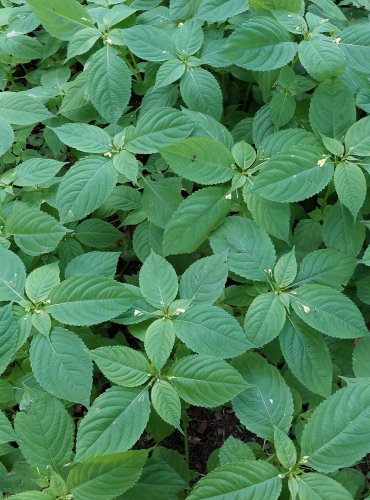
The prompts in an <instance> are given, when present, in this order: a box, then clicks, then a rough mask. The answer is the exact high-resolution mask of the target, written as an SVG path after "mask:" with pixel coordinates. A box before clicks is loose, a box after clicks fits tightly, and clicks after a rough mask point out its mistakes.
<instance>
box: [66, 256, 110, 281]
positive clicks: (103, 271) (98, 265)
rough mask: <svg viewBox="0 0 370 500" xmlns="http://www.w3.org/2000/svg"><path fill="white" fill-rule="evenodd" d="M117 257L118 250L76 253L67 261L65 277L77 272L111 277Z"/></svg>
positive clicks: (77, 273) (74, 274) (76, 274)
mask: <svg viewBox="0 0 370 500" xmlns="http://www.w3.org/2000/svg"><path fill="white" fill-rule="evenodd" d="M119 257H120V254H119V252H86V253H84V254H83V255H78V256H77V257H75V258H74V259H72V260H71V261H70V262H69V263H68V265H67V267H66V269H65V271H64V276H65V279H67V278H71V277H72V276H78V275H79V274H84V275H86V274H95V275H96V274H99V275H101V276H105V277H106V278H111V279H113V278H114V276H115V274H116V270H117V263H118V259H119Z"/></svg>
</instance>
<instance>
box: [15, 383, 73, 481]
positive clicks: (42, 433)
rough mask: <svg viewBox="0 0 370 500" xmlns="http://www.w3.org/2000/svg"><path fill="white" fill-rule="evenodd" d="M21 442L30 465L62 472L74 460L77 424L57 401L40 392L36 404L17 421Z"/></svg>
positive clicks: (17, 418) (19, 442)
mask: <svg viewBox="0 0 370 500" xmlns="http://www.w3.org/2000/svg"><path fill="white" fill-rule="evenodd" d="M14 427H15V432H16V434H17V441H18V444H19V447H20V449H21V451H22V454H23V455H24V457H25V458H26V460H27V462H29V463H30V464H31V465H33V466H35V467H51V468H52V469H54V470H56V471H58V470H59V469H60V467H62V466H63V465H65V464H66V463H67V462H68V461H69V460H70V458H71V454H72V446H73V420H72V417H71V416H70V415H69V414H68V412H67V410H66V409H65V407H64V405H63V404H62V403H61V402H60V401H59V400H58V399H56V398H53V397H51V396H48V395H47V394H44V393H41V392H38V393H37V399H36V401H34V402H32V403H31V404H30V405H29V406H27V409H26V410H25V411H21V412H18V413H17V415H16V417H15V419H14Z"/></svg>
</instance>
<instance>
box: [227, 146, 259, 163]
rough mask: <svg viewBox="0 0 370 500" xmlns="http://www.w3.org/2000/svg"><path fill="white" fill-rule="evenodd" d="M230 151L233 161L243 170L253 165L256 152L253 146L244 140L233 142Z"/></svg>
mask: <svg viewBox="0 0 370 500" xmlns="http://www.w3.org/2000/svg"><path fill="white" fill-rule="evenodd" d="M231 152H232V155H233V157H234V160H235V163H236V164H237V165H238V166H239V167H241V168H242V169H243V170H244V169H247V168H249V167H250V166H251V165H253V163H254V161H255V159H256V152H255V150H254V148H253V147H252V146H251V145H250V144H248V143H247V142H245V141H240V142H237V143H236V144H234V146H233V147H232V150H231Z"/></svg>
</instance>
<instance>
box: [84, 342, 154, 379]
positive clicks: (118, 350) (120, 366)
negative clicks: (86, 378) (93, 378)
mask: <svg viewBox="0 0 370 500" xmlns="http://www.w3.org/2000/svg"><path fill="white" fill-rule="evenodd" d="M91 357H92V359H93V360H94V361H95V363H96V364H97V366H98V368H99V370H100V371H101V372H102V373H103V374H104V375H105V376H106V377H107V379H108V380H110V381H111V382H113V383H114V384H117V385H122V386H123V387H136V386H138V385H142V384H144V383H145V382H146V381H147V380H148V379H149V377H150V365H149V363H148V360H147V359H146V357H145V356H144V355H143V354H142V353H141V352H139V351H135V350H134V349H131V348H130V347H124V346H118V345H116V346H109V347H100V348H99V349H94V350H93V351H91Z"/></svg>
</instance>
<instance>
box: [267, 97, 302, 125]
mask: <svg viewBox="0 0 370 500" xmlns="http://www.w3.org/2000/svg"><path fill="white" fill-rule="evenodd" d="M295 109H296V102H295V99H294V97H293V96H292V94H290V93H289V92H286V91H285V90H281V91H280V92H277V93H276V94H275V95H274V96H273V97H272V99H271V103H270V116H271V120H272V121H273V123H274V125H275V127H276V128H277V129H278V128H280V127H282V126H283V125H286V124H287V123H288V122H289V121H290V120H291V119H292V118H293V116H294V113H295Z"/></svg>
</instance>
